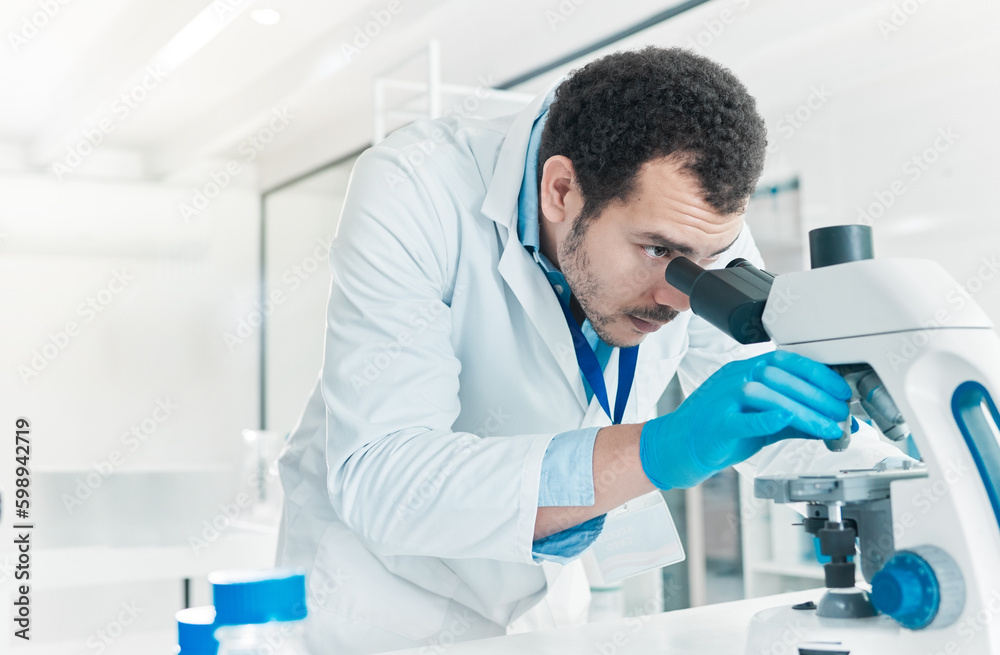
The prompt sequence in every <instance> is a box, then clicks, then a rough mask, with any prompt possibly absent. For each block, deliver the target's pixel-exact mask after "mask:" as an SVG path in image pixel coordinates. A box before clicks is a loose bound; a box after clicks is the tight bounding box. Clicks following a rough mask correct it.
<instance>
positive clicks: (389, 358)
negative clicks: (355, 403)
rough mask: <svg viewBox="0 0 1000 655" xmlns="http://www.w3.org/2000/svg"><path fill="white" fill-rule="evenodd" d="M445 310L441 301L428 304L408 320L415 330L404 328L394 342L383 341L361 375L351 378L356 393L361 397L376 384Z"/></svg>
mask: <svg viewBox="0 0 1000 655" xmlns="http://www.w3.org/2000/svg"><path fill="white" fill-rule="evenodd" d="M445 309H446V305H445V304H444V303H443V302H441V301H430V302H428V303H426V304H425V305H423V306H421V307H420V308H419V309H418V310H417V311H416V312H414V313H413V314H411V315H410V316H409V318H408V319H407V320H406V324H407V325H408V326H409V327H410V328H413V329H412V330H411V329H407V328H403V329H401V330H400V331H399V332H397V333H396V338H395V339H393V340H392V341H383V342H382V343H380V344H378V352H376V353H375V354H374V355H370V356H368V357H367V358H366V359H365V363H364V365H363V366H362V367H361V371H360V373H355V374H353V375H352V376H351V386H353V387H354V391H355V393H356V394H357V395H358V396H360V395H361V393H362V390H363V389H365V388H367V387H370V386H371V385H372V384H374V383H375V381H376V380H378V379H379V377H381V376H382V373H383V372H384V371H385V370H386V369H388V368H389V367H390V366H391V365H392V363H393V362H394V361H396V358H398V357H399V356H400V355H401V354H402V353H403V352H404V351H405V350H406V349H407V348H409V347H410V345H411V344H412V343H413V339H414V337H416V336H418V335H420V334H422V333H423V332H424V331H425V330H427V328H429V327H430V326H431V325H433V324H435V323H436V322H437V321H438V320H439V319H440V317H441V315H442V314H444V313H445Z"/></svg>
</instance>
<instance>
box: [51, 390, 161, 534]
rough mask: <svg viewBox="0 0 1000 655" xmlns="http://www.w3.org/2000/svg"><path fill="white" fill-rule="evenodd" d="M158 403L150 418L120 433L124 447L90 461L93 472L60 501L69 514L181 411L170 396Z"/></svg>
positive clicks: (77, 481)
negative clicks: (100, 458)
mask: <svg viewBox="0 0 1000 655" xmlns="http://www.w3.org/2000/svg"><path fill="white" fill-rule="evenodd" d="M155 402H156V406H155V407H154V408H153V410H152V411H151V412H150V413H149V414H148V415H147V416H145V417H144V418H142V420H140V421H138V422H136V423H134V424H132V425H131V426H130V427H129V428H128V429H127V430H125V431H124V432H122V433H121V436H120V437H119V439H118V441H119V443H120V444H121V446H122V447H121V448H115V449H114V450H112V451H111V452H110V453H108V456H107V457H106V458H104V459H102V460H99V461H96V462H91V464H90V468H91V469H93V470H92V471H90V472H89V473H87V474H86V475H85V476H83V477H79V478H77V479H76V487H75V488H74V489H73V493H72V494H69V493H64V494H62V497H61V500H62V503H63V507H64V508H65V509H66V514H68V515H73V514H74V513H75V512H76V511H77V510H78V509H80V507H81V506H83V504H84V503H85V502H86V501H87V500H89V499H90V498H91V496H93V495H94V492H95V491H97V490H98V489H100V488H101V486H102V485H103V484H104V483H105V482H106V481H107V479H108V478H110V477H111V476H112V475H113V474H114V473H115V471H117V470H119V469H120V468H121V467H122V466H123V465H124V464H125V462H126V460H127V459H128V457H129V455H132V454H134V453H136V452H137V451H138V450H139V449H140V448H141V447H142V446H143V445H145V444H146V442H147V441H148V440H149V438H150V437H152V436H153V435H154V434H156V432H157V430H159V429H160V426H161V425H162V424H163V423H165V422H166V421H167V419H169V418H170V417H171V416H173V415H174V413H175V412H176V411H177V410H178V409H180V407H179V406H178V405H175V404H174V403H173V402H171V400H170V398H169V397H168V398H157V399H156V401H155Z"/></svg>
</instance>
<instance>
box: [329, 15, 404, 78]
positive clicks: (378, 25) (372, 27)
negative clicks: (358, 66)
mask: <svg viewBox="0 0 1000 655" xmlns="http://www.w3.org/2000/svg"><path fill="white" fill-rule="evenodd" d="M402 11H403V3H402V2H400V0H389V2H388V3H386V5H385V8H384V9H376V10H374V11H372V12H371V13H370V15H371V17H372V18H371V20H370V21H368V22H366V23H365V24H364V25H355V26H354V38H353V39H351V41H350V42H346V41H342V42H341V43H340V54H342V55H343V56H344V60H345V61H347V62H348V63H350V61H351V60H352V59H354V58H355V57H357V56H359V55H360V54H361V52H362V51H363V50H364V49H365V48H367V47H368V46H370V45H371V44H372V41H373V40H375V39H377V38H378V37H379V35H380V34H382V30H384V29H385V28H387V27H389V24H390V23H391V22H392V19H393V18H395V17H396V16H398V15H399V13H400V12H402Z"/></svg>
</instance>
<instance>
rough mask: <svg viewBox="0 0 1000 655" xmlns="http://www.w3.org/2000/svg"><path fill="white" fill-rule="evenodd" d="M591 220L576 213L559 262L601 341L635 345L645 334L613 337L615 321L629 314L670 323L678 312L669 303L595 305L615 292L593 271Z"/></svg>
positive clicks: (626, 345)
mask: <svg viewBox="0 0 1000 655" xmlns="http://www.w3.org/2000/svg"><path fill="white" fill-rule="evenodd" d="M594 220H596V217H587V216H585V215H583V214H581V215H580V216H578V217H577V219H576V221H575V222H574V223H573V227H572V228H571V229H570V232H569V234H568V235H566V240H565V241H564V242H563V243H562V245H561V246H560V248H559V253H558V254H559V265H560V268H561V269H562V273H563V276H565V278H566V283H567V284H568V285H569V288H570V291H571V292H572V293H573V296H574V297H575V298H576V300H577V302H578V303H580V308H581V309H583V313H584V314H585V315H586V317H587V320H589V321H590V325H591V327H592V328H594V332H596V333H597V336H598V337H600V338H601V341H603V342H604V343H606V344H608V345H609V346H614V347H616V348H630V347H632V346H635V345H638V344H639V343H640V342H641V341H642V339H643V338H645V337H639V338H638V339H636V340H635V341H634V342H633V341H625V340H624V339H622V338H620V337H615V336H614V335H613V334H611V332H610V329H611V328H612V326H613V324H614V323H615V321H618V320H620V319H622V318H625V317H626V316H628V315H631V316H634V317H636V318H638V319H641V320H644V321H649V322H651V323H669V322H670V321H672V320H674V319H675V318H677V315H678V314H679V313H680V312H678V311H677V310H676V309H674V308H673V307H670V306H668V305H656V306H654V307H623V308H621V309H620V310H619V311H617V312H614V313H607V312H602V311H601V310H600V309H599V308H598V305H599V304H600V303H601V300H602V299H610V298H614V296H615V293H614V290H611V292H609V291H608V288H607V285H605V284H604V283H603V282H602V281H601V280H600V279H598V277H597V276H596V275H595V274H594V272H593V270H592V269H591V267H590V260H589V258H588V257H587V251H586V249H585V248H584V241H585V237H586V235H587V230H588V228H589V226H590V223H591V222H593V221H594Z"/></svg>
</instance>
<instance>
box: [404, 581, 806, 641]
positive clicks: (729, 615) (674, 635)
mask: <svg viewBox="0 0 1000 655" xmlns="http://www.w3.org/2000/svg"><path fill="white" fill-rule="evenodd" d="M824 591H825V590H824V589H813V590H809V591H795V592H791V593H787V594H780V595H776V596H765V597H763V598H753V599H750V600H739V601H734V602H731V603H719V604H717V605H706V606H704V607H695V608H692V609H686V610H677V611H673V612H666V613H662V614H653V615H650V616H643V617H632V618H628V619H623V620H620V621H607V622H603V623H588V624H586V625H581V626H577V627H575V628H562V629H559V630H542V631H539V632H528V633H523V634H516V635H509V636H506V637H493V638H492V639H479V640H475V641H466V642H461V643H456V644H451V645H448V647H447V649H446V650H447V653H448V655H509V654H510V653H531V654H532V655H566V654H567V653H585V654H586V655H640V654H642V655H651V654H663V655H695V654H698V655H743V647H744V642H745V639H746V631H747V626H748V625H749V623H750V619H751V618H752V617H753V615H754V614H756V613H757V612H759V611H761V610H765V609H768V608H770V607H775V606H778V605H792V604H795V603H802V602H805V601H807V600H812V601H818V600H819V599H820V597H821V596H822V594H823V592H824ZM442 648H444V646H443V645H442ZM434 652H438V651H437V650H436V649H434V648H433V647H426V646H425V647H422V648H413V649H408V650H397V651H392V655H418V654H419V655H427V654H428V653H434ZM386 655H388V654H386Z"/></svg>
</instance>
